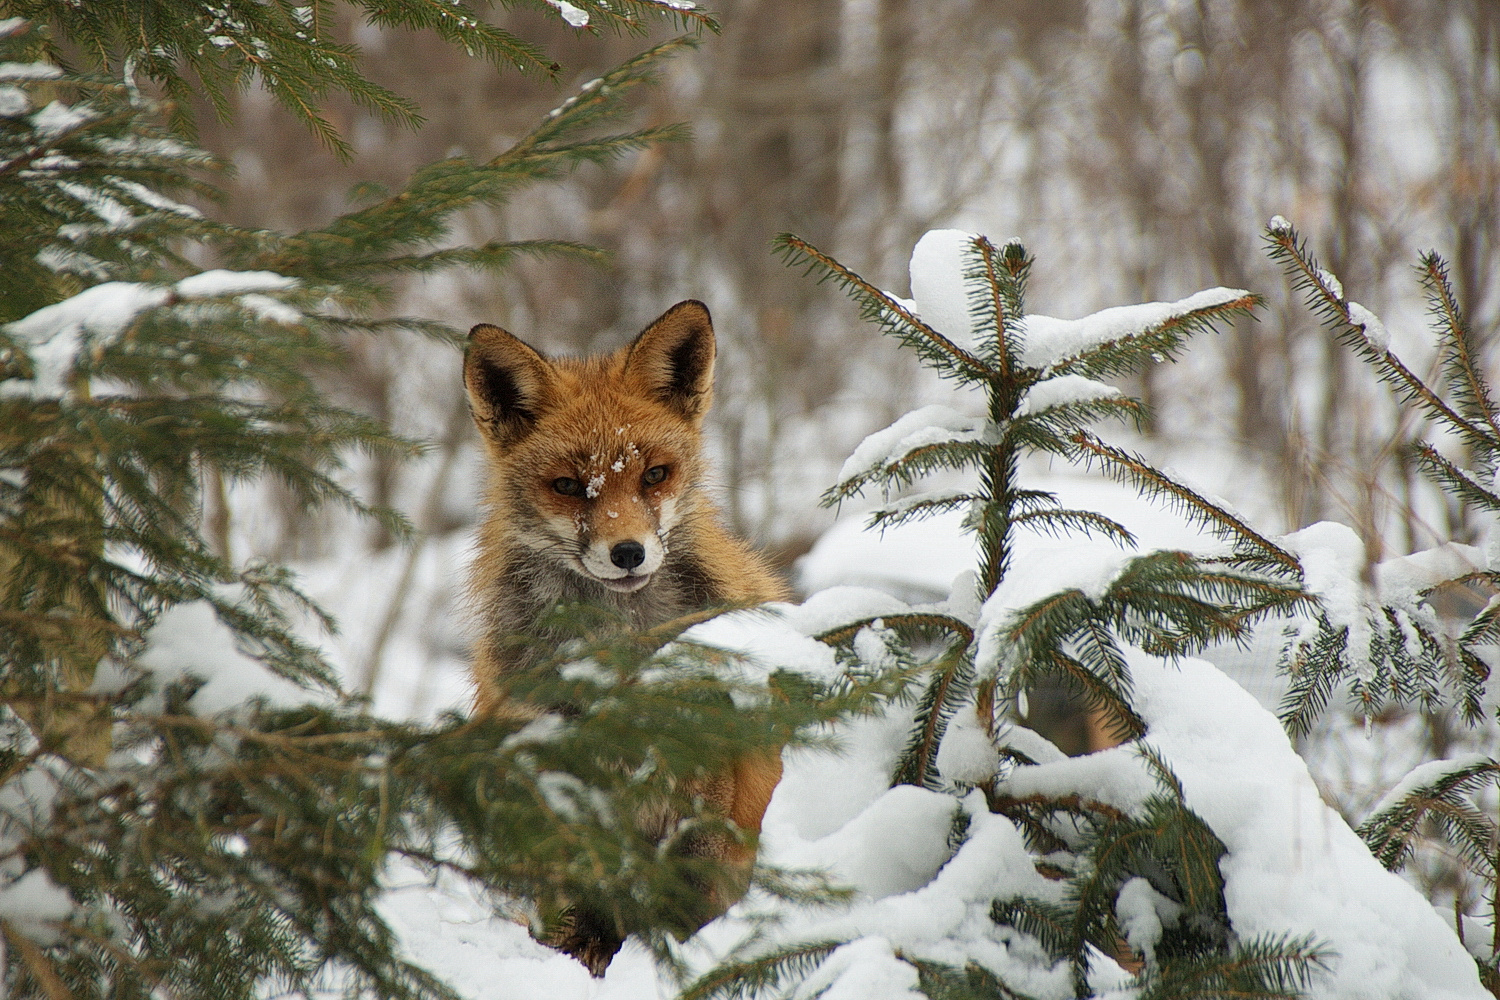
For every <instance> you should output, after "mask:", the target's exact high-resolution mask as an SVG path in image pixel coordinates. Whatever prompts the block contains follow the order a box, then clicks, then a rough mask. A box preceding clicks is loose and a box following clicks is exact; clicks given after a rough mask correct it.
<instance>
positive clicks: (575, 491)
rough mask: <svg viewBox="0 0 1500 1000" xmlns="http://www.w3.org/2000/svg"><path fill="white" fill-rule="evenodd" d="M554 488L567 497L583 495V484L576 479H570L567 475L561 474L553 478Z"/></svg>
mask: <svg viewBox="0 0 1500 1000" xmlns="http://www.w3.org/2000/svg"><path fill="white" fill-rule="evenodd" d="M552 488H553V489H554V490H556V491H557V492H559V493H561V494H562V495H563V496H565V497H581V496H583V484H582V483H580V482H579V481H578V480H576V479H569V478H568V477H567V476H560V477H558V478H557V479H554V480H552Z"/></svg>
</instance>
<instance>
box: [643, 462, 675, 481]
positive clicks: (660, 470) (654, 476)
mask: <svg viewBox="0 0 1500 1000" xmlns="http://www.w3.org/2000/svg"><path fill="white" fill-rule="evenodd" d="M669 471H671V470H669V469H668V468H667V467H666V466H665V465H653V466H652V467H651V468H649V469H647V470H646V474H645V475H644V476H642V477H641V482H643V483H645V484H646V485H647V486H655V485H656V484H657V483H659V482H661V481H662V480H663V479H666V478H667V473H668V472H669Z"/></svg>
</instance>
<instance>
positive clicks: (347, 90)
mask: <svg viewBox="0 0 1500 1000" xmlns="http://www.w3.org/2000/svg"><path fill="white" fill-rule="evenodd" d="M484 6H488V5H484ZM504 6H505V7H507V8H509V7H530V8H534V9H537V10H542V11H548V12H550V13H554V14H556V13H557V12H558V11H559V10H560V9H561V8H558V7H557V5H551V6H549V5H548V4H547V3H546V2H545V0H510V2H507V3H504ZM567 6H568V7H569V8H571V10H572V12H573V15H572V18H571V19H570V23H574V24H575V27H584V26H587V29H588V30H589V31H592V32H598V31H600V30H601V29H607V30H610V31H616V32H619V31H628V32H632V33H643V32H645V31H646V30H647V28H648V27H650V26H651V25H653V24H655V23H659V22H660V21H661V20H662V18H663V17H665V18H667V19H669V20H671V21H674V22H676V23H677V24H678V25H680V26H682V27H689V26H691V27H693V28H695V29H701V28H709V29H715V30H716V29H717V25H716V24H715V23H714V21H713V19H712V18H711V17H709V16H708V15H706V14H704V13H702V12H700V11H697V10H695V9H693V8H692V6H691V5H688V4H681V3H669V2H666V0H609V2H604V0H578V2H577V3H576V4H569V5H567ZM341 7H350V8H353V11H354V13H355V16H356V17H358V18H360V19H362V20H364V21H366V22H368V23H369V24H372V25H375V26H377V27H382V28H405V29H408V30H414V31H431V32H432V33H434V34H435V35H437V36H438V37H439V38H442V39H443V40H444V41H446V42H449V43H451V44H453V45H456V46H460V47H462V48H463V49H464V50H465V51H466V52H467V53H468V54H469V55H470V56H472V57H474V58H481V59H484V60H486V61H488V62H490V63H493V64H494V65H496V66H499V67H502V68H514V69H517V70H519V71H521V72H523V73H529V74H533V75H538V76H543V77H548V78H551V79H557V78H558V75H559V73H560V72H561V70H562V66H561V65H559V64H558V63H557V62H555V61H554V60H553V59H552V58H551V57H550V56H548V55H547V53H546V52H544V51H543V50H542V49H540V48H539V47H538V46H537V45H535V44H534V43H532V42H529V41H527V40H525V39H523V38H520V37H518V36H516V35H515V34H513V33H512V32H510V31H507V30H505V29H504V28H502V27H500V26H497V25H495V24H492V23H490V22H489V21H488V20H487V19H486V18H485V17H484V16H483V14H482V12H481V10H480V7H481V5H479V4H476V3H473V2H471V0H444V2H442V3H431V2H427V0H380V2H376V0H349V2H336V0H307V2H306V3H292V2H289V0H276V2H274V3H255V2H243V0H217V2H211V3H202V2H199V0H90V2H89V3H68V2H59V0H6V2H5V3H4V4H0V14H4V15H6V16H19V17H23V18H26V19H28V20H32V21H35V22H37V23H40V24H50V25H51V26H52V27H53V28H54V29H55V30H56V36H55V37H56V38H59V39H67V40H68V41H69V43H71V45H73V46H76V47H77V49H79V50H81V52H82V55H83V59H84V61H85V62H86V63H87V64H88V65H91V66H94V67H98V68H99V69H101V70H103V71H105V72H107V73H109V74H110V75H112V76H115V77H116V78H119V77H120V76H123V77H124V78H125V79H126V80H131V79H133V78H134V77H135V76H136V75H137V74H139V75H141V76H143V77H145V78H147V79H150V80H152V81H154V82H155V83H157V84H159V85H160V86H161V88H162V90H163V91H164V92H165V93H166V96H167V97H168V99H169V100H171V101H173V102H174V103H175V105H176V107H175V109H174V111H173V114H174V124H175V125H176V126H177V127H178V128H180V129H187V130H191V127H192V122H191V119H190V118H188V117H187V115H186V109H187V108H188V107H190V106H191V99H192V98H193V97H194V96H195V95H202V96H204V97H207V98H208V100H209V102H210V103H211V104H212V105H213V107H214V109H215V111H216V112H217V113H218V114H219V116H220V117H221V118H224V119H226V120H227V119H228V117H229V115H230V98H231V97H232V96H233V95H234V94H235V93H237V92H240V91H244V90H246V89H248V88H250V87H251V86H260V87H264V88H265V89H266V90H267V91H268V92H269V93H270V94H272V95H273V96H274V97H275V98H276V100H277V102H278V103H280V104H281V106H282V107H284V108H286V109H287V110H288V111H289V112H291V114H292V115H293V116H294V117H296V118H297V119H298V120H299V121H301V122H302V123H304V124H305V125H306V126H307V127H308V128H310V129H312V130H313V131H314V132H315V133H316V134H317V135H318V137H319V138H320V139H321V140H322V141H323V142H324V143H326V144H327V145H328V146H329V147H330V148H331V149H333V150H334V151H335V152H336V153H337V154H338V155H339V156H340V157H341V158H343V159H348V158H349V157H350V155H351V154H352V150H351V148H350V146H349V144H348V143H347V142H346V141H345V140H344V138H343V137H342V136H340V135H339V133H338V130H337V129H336V128H335V127H334V126H333V124H332V123H331V122H330V121H329V120H328V119H327V117H325V116H324V115H323V113H322V111H321V108H322V107H323V105H324V104H325V103H326V101H327V99H328V97H329V95H330V94H342V95H345V96H346V97H348V98H349V99H351V100H353V101H354V102H355V103H356V104H358V105H360V106H361V107H365V108H368V109H370V110H372V111H374V112H376V113H378V114H380V115H382V116H383V117H385V118H387V119H389V120H392V121H396V122H400V123H402V124H404V125H407V126H408V127H412V128H416V127H419V126H420V124H421V122H422V116H421V112H420V110H419V109H418V108H417V107H416V105H414V104H413V103H412V102H411V101H410V100H408V99H406V98H404V97H402V96H401V95H399V94H396V93H393V92H392V91H390V90H388V89H386V88H385V87H382V86H380V85H379V84H377V83H375V82H373V81H372V80H370V79H368V78H366V77H365V76H364V74H363V73H362V72H361V69H360V50H359V47H358V46H357V45H353V44H350V43H346V42H338V41H336V40H335V39H334V38H333V37H332V36H333V28H334V22H335V19H336V17H337V14H338V11H339V9H340V8H341ZM580 20H581V21H582V23H581V24H580V23H578V22H579V21H580ZM47 54H48V56H49V57H50V58H52V59H53V60H56V61H58V62H62V61H63V60H62V56H63V48H62V47H61V46H58V45H55V44H50V43H49V44H48V46H47Z"/></svg>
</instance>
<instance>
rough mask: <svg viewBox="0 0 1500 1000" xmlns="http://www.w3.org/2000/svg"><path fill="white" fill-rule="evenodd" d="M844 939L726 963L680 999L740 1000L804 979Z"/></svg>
mask: <svg viewBox="0 0 1500 1000" xmlns="http://www.w3.org/2000/svg"><path fill="white" fill-rule="evenodd" d="M841 944H842V942H836V941H817V942H812V943H809V944H796V945H790V946H788V947H785V948H781V949H778V950H776V951H773V952H770V953H768V954H765V955H761V956H758V957H756V958H751V959H745V960H742V961H739V962H726V963H724V964H722V965H720V966H719V967H718V968H716V969H714V970H713V971H712V972H709V973H707V974H706V975H704V976H701V977H700V978H698V979H696V980H694V981H693V982H692V983H690V984H688V986H687V988H686V989H684V990H683V991H682V992H681V993H679V994H678V1000H738V998H741V997H743V998H746V1000H749V998H751V997H755V996H758V995H759V993H760V991H761V990H765V989H774V988H776V987H777V986H780V985H782V983H784V982H787V981H788V980H801V979H803V978H805V977H806V976H807V974H808V973H809V972H811V971H812V970H813V969H815V968H817V966H818V963H820V962H822V961H823V959H825V958H827V957H828V956H829V955H831V954H832V953H833V952H834V950H835V949H837V948H838V947H840V945H841Z"/></svg>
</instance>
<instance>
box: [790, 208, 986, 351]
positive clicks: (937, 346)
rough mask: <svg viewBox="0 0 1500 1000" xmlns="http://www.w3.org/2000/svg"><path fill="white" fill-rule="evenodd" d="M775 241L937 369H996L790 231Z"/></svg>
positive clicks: (863, 315)
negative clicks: (841, 291) (932, 362)
mask: <svg viewBox="0 0 1500 1000" xmlns="http://www.w3.org/2000/svg"><path fill="white" fill-rule="evenodd" d="M775 242H776V247H777V251H778V253H779V254H780V256H781V259H782V260H783V261H784V262H785V263H786V265H787V266H788V267H802V268H804V269H805V270H806V272H807V273H808V274H814V273H816V274H819V275H820V277H819V279H818V283H819V284H822V283H823V282H824V281H829V280H832V281H833V282H834V283H835V284H837V285H838V286H839V287H840V288H842V289H843V290H844V291H845V292H847V293H848V294H849V295H850V297H852V298H853V299H854V300H855V301H856V302H858V303H859V306H860V318H861V319H863V320H865V321H867V322H870V323H874V324H876V325H877V326H879V327H880V328H881V331H882V332H884V333H888V334H891V335H893V336H896V337H898V338H900V339H901V340H902V341H903V342H904V343H906V344H908V345H909V346H911V347H912V348H913V349H914V350H916V351H917V352H918V354H919V355H921V356H922V357H923V358H927V359H931V360H933V361H934V362H935V364H934V366H933V367H936V368H937V369H938V370H939V371H948V372H951V373H952V374H953V375H954V376H955V377H958V378H961V379H965V380H968V381H983V380H987V379H990V378H992V377H994V376H995V374H996V373H995V372H994V371H993V370H992V369H991V368H990V367H989V366H988V365H986V364H985V363H984V362H982V361H981V360H980V359H979V358H977V357H976V356H974V355H973V354H971V353H969V352H968V351H966V350H964V349H963V348H961V347H959V346H958V345H957V344H955V343H953V341H951V340H949V339H948V338H947V337H945V336H943V335H942V334H941V333H938V332H937V331H936V330H934V329H933V328H932V327H930V326H928V325H927V324H926V323H924V322H923V321H922V320H921V319H920V318H918V317H917V316H916V314H914V313H913V312H911V311H910V310H909V309H907V308H906V307H905V306H903V305H901V303H899V302H897V301H895V300H894V299H892V298H891V297H890V296H889V295H887V294H886V293H885V292H882V291H881V290H880V289H878V288H876V287H875V286H874V285H872V284H870V283H869V282H868V281H866V280H865V279H864V278H861V277H860V276H859V275H858V274H856V273H854V272H853V271H851V270H849V269H848V268H847V267H845V266H844V265H842V264H840V263H839V262H838V261H836V260H834V259H833V258H832V257H830V256H828V255H827V254H825V253H824V252H823V251H821V250H819V249H818V248H817V247H815V246H813V245H812V244H811V243H808V242H807V241H806V240H803V239H801V238H800V237H797V236H794V235H792V234H791V233H781V234H780V235H778V236H777V237H776V241H775Z"/></svg>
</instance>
